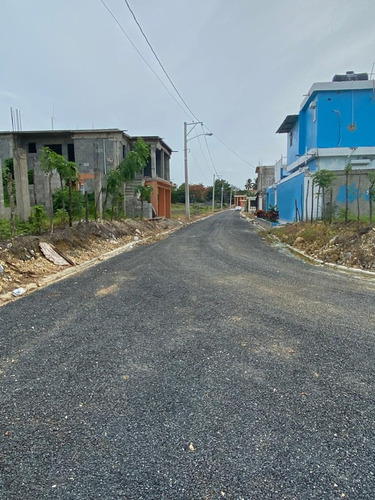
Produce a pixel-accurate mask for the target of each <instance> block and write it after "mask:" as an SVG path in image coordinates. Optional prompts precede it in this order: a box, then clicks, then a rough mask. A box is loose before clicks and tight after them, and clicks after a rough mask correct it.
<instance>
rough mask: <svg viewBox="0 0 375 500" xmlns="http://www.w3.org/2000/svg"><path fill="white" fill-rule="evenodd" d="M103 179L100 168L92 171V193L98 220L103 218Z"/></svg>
mask: <svg viewBox="0 0 375 500" xmlns="http://www.w3.org/2000/svg"><path fill="white" fill-rule="evenodd" d="M102 188H103V177H102V171H101V170H100V168H95V169H94V193H95V205H96V211H97V213H98V216H99V218H100V219H102V218H103V189H102Z"/></svg>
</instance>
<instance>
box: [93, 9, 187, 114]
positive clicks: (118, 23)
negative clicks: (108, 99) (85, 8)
mask: <svg viewBox="0 0 375 500" xmlns="http://www.w3.org/2000/svg"><path fill="white" fill-rule="evenodd" d="M100 1H101V3H102V4H103V5H104V7H105V8H106V9H107V11H108V12H109V14H110V15H111V17H112V18H113V20H114V21H115V23H116V24H117V25H118V27H119V28H120V30H121V31H122V32H123V34H124V35H125V36H126V38H127V39H128V40H129V42H130V43H131V44H132V46H133V48H134V49H135V51H136V52H137V54H138V55H139V56H140V57H141V59H142V61H143V62H144V63H145V64H146V65H147V66H148V67H149V69H150V70H151V71H152V72H153V74H154V75H155V76H156V78H157V79H158V80H159V82H160V83H161V84H162V85H163V87H164V88H165V90H166V91H167V92H168V94H169V95H170V96H171V97H172V99H173V100H174V101H175V102H176V103H177V104H178V105H179V107H180V108H181V109H182V111H183V112H184V113H185V114H186V115H187V116H188V117H189V118H190V120H192V119H193V118H192V117H191V116H190V115H189V113H188V112H187V111H186V110H185V109H184V108H183V107H182V105H181V103H180V102H179V101H178V100H177V99H176V98H175V96H174V95H173V94H172V93H171V92H170V91H169V89H168V87H167V86H166V85H165V84H164V82H163V80H162V79H161V78H160V77H159V75H158V74H157V73H156V72H155V71H154V70H153V68H152V67H151V66H150V64H149V63H148V62H147V61H146V59H145V58H144V57H143V55H142V53H141V52H140V51H139V50H138V48H137V47H136V45H135V44H134V43H133V41H132V39H131V38H130V36H129V35H128V34H127V33H126V31H125V30H124V28H123V26H122V24H121V23H120V21H119V20H118V19H117V17H116V16H115V15H114V14H113V12H112V11H111V9H110V8H109V7H108V5H107V4H106V3H105V2H104V0H100ZM193 116H194V115H193Z"/></svg>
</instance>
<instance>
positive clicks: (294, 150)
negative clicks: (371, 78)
mask: <svg viewBox="0 0 375 500" xmlns="http://www.w3.org/2000/svg"><path fill="white" fill-rule="evenodd" d="M311 102H314V103H315V104H316V121H314V110H313V109H310V107H309V105H310V103H311ZM353 123H354V127H352V128H351V125H352V124H353ZM374 129H375V92H373V90H371V89H364V90H353V91H352V90H332V91H317V92H316V93H314V94H313V96H312V97H311V99H309V100H308V101H307V103H306V104H305V106H304V108H303V109H302V110H301V111H300V113H299V116H298V122H297V123H296V124H295V126H294V127H293V129H292V131H291V132H292V134H293V142H292V144H290V134H287V164H288V165H290V164H291V163H293V162H294V161H296V160H297V158H298V157H299V156H302V155H304V154H305V152H306V150H307V151H308V150H309V149H311V148H317V147H318V148H336V147H359V146H375V133H374Z"/></svg>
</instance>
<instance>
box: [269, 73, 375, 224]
mask: <svg viewBox="0 0 375 500" xmlns="http://www.w3.org/2000/svg"><path fill="white" fill-rule="evenodd" d="M277 133H279V134H287V159H286V165H282V167H281V169H280V167H279V170H280V172H279V174H278V175H275V178H276V182H275V184H274V185H273V186H270V187H269V189H268V191H267V193H268V195H269V198H270V199H272V200H273V201H274V203H275V204H277V206H278V209H279V212H280V220H284V221H294V220H306V219H308V218H309V217H310V214H311V213H312V210H314V216H315V215H318V216H320V214H321V212H322V206H321V203H322V200H321V199H320V198H319V197H317V195H318V187H317V186H315V185H314V184H313V181H312V178H311V174H312V173H314V172H315V171H317V170H322V169H326V170H331V171H334V173H335V179H334V183H333V193H332V197H331V198H330V201H329V202H326V204H327V207H328V204H329V206H330V207H331V209H332V210H334V211H336V212H337V211H338V210H339V209H340V208H343V206H344V205H345V172H344V169H345V168H346V166H347V165H348V164H350V165H351V167H352V171H351V175H350V183H351V184H350V193H351V196H350V198H349V201H350V204H351V205H350V206H349V209H350V210H352V211H353V212H354V211H355V208H354V206H359V204H360V205H361V213H366V210H368V208H367V207H368V187H369V180H368V175H367V174H368V171H371V170H375V81H374V80H369V79H368V75H367V74H366V73H360V74H355V73H353V72H348V73H346V75H335V77H334V78H333V81H332V82H323V83H314V84H313V86H312V87H311V89H310V90H309V92H308V94H307V95H306V97H305V98H304V100H303V101H302V104H301V107H300V111H299V113H298V114H296V115H288V116H287V117H286V118H285V120H284V121H283V123H282V124H281V125H280V127H279V129H278V130H277ZM276 167H277V165H276ZM276 170H277V168H276Z"/></svg>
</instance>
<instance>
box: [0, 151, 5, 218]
mask: <svg viewBox="0 0 375 500" xmlns="http://www.w3.org/2000/svg"><path fill="white" fill-rule="evenodd" d="M0 219H5V202H4V188H3V171H2V167H1V158H0Z"/></svg>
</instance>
